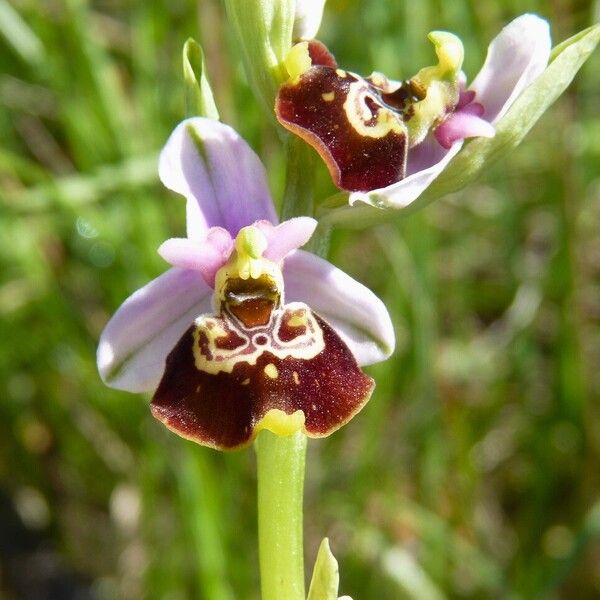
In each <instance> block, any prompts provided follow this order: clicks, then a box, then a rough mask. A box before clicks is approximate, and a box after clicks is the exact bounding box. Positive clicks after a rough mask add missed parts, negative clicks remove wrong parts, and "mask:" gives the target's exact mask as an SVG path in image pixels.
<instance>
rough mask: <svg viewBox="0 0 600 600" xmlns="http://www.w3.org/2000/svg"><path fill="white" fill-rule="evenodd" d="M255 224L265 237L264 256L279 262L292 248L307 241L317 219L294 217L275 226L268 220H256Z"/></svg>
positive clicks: (315, 225)
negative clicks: (265, 247)
mask: <svg viewBox="0 0 600 600" xmlns="http://www.w3.org/2000/svg"><path fill="white" fill-rule="evenodd" d="M256 226H257V227H258V228H259V229H260V230H261V231H262V232H263V233H264V235H265V237H266V238H267V249H266V250H265V253H264V256H265V258H268V259H269V260H272V261H273V262H279V261H280V260H282V259H283V258H285V257H286V256H287V255H288V254H289V253H290V252H291V251H292V250H296V248H300V247H301V246H304V244H306V242H308V240H309V239H310V237H311V236H312V234H313V233H314V231H315V229H316V227H317V221H316V220H315V219H313V218H311V217H295V218H293V219H289V220H288V221H284V222H283V223H280V224H279V225H276V226H275V225H272V224H271V223H269V222H268V221H258V222H257V223H256Z"/></svg>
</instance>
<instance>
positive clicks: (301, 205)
mask: <svg viewBox="0 0 600 600" xmlns="http://www.w3.org/2000/svg"><path fill="white" fill-rule="evenodd" d="M285 151H286V165H287V170H286V174H285V190H284V192H283V202H282V204H281V220H282V221H285V220H287V219H291V218H292V217H298V216H301V215H303V216H311V215H312V214H313V212H314V197H313V191H314V190H313V184H314V176H313V171H312V169H313V164H312V158H313V155H312V149H311V147H310V146H309V145H308V144H307V143H306V142H305V141H304V140H302V139H300V138H299V137H297V136H295V135H288V136H287V137H286V146H285Z"/></svg>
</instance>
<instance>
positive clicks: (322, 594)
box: [307, 538, 340, 600]
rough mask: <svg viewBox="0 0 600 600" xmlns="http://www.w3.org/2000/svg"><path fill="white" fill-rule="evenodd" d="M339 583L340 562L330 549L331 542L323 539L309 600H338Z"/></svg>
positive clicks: (311, 583)
mask: <svg viewBox="0 0 600 600" xmlns="http://www.w3.org/2000/svg"><path fill="white" fill-rule="evenodd" d="M339 583H340V573H339V569H338V562H337V560H336V559H335V556H333V554H332V552H331V549H330V548H329V540H328V539H327V538H323V541H322V542H321V545H320V546H319V552H318V554H317V560H316V561H315V568H314V571H313V576H312V581H311V582H310V589H309V590H308V599H307V600H337V597H338V595H337V594H338V586H339Z"/></svg>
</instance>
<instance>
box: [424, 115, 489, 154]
mask: <svg viewBox="0 0 600 600" xmlns="http://www.w3.org/2000/svg"><path fill="white" fill-rule="evenodd" d="M466 108H468V107H466ZM495 134H496V131H495V129H494V126H493V125H491V124H490V123H488V122H487V121H485V120H484V119H482V118H481V117H478V116H476V115H474V114H471V111H468V110H462V111H458V112H455V113H452V114H450V115H448V117H446V119H445V120H444V122H443V123H441V124H440V125H438V126H437V127H436V129H435V131H434V135H435V139H436V140H437V141H438V143H439V144H441V146H443V147H444V148H451V147H452V144H454V142H457V141H460V140H464V139H465V138H470V137H488V138H491V137H494V135H495Z"/></svg>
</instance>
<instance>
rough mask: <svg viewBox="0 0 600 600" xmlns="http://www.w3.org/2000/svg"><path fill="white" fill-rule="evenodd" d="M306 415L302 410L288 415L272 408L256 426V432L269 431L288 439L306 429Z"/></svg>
mask: <svg viewBox="0 0 600 600" xmlns="http://www.w3.org/2000/svg"><path fill="white" fill-rule="evenodd" d="M304 419H305V417H304V413H303V412H302V411H301V410H297V411H296V412H294V413H292V414H291V415H288V414H287V413H285V412H283V411H282V410H280V409H279V408H272V409H271V410H269V411H268V412H267V414H266V415H265V416H264V417H263V418H262V419H261V420H260V421H259V422H258V423H257V424H256V432H257V433H258V432H259V431H262V430H263V429H267V430H268V431H270V432H272V433H274V434H275V435H280V436H284V437H287V436H289V435H292V434H294V433H296V432H297V431H300V429H302V428H303V427H304Z"/></svg>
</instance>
